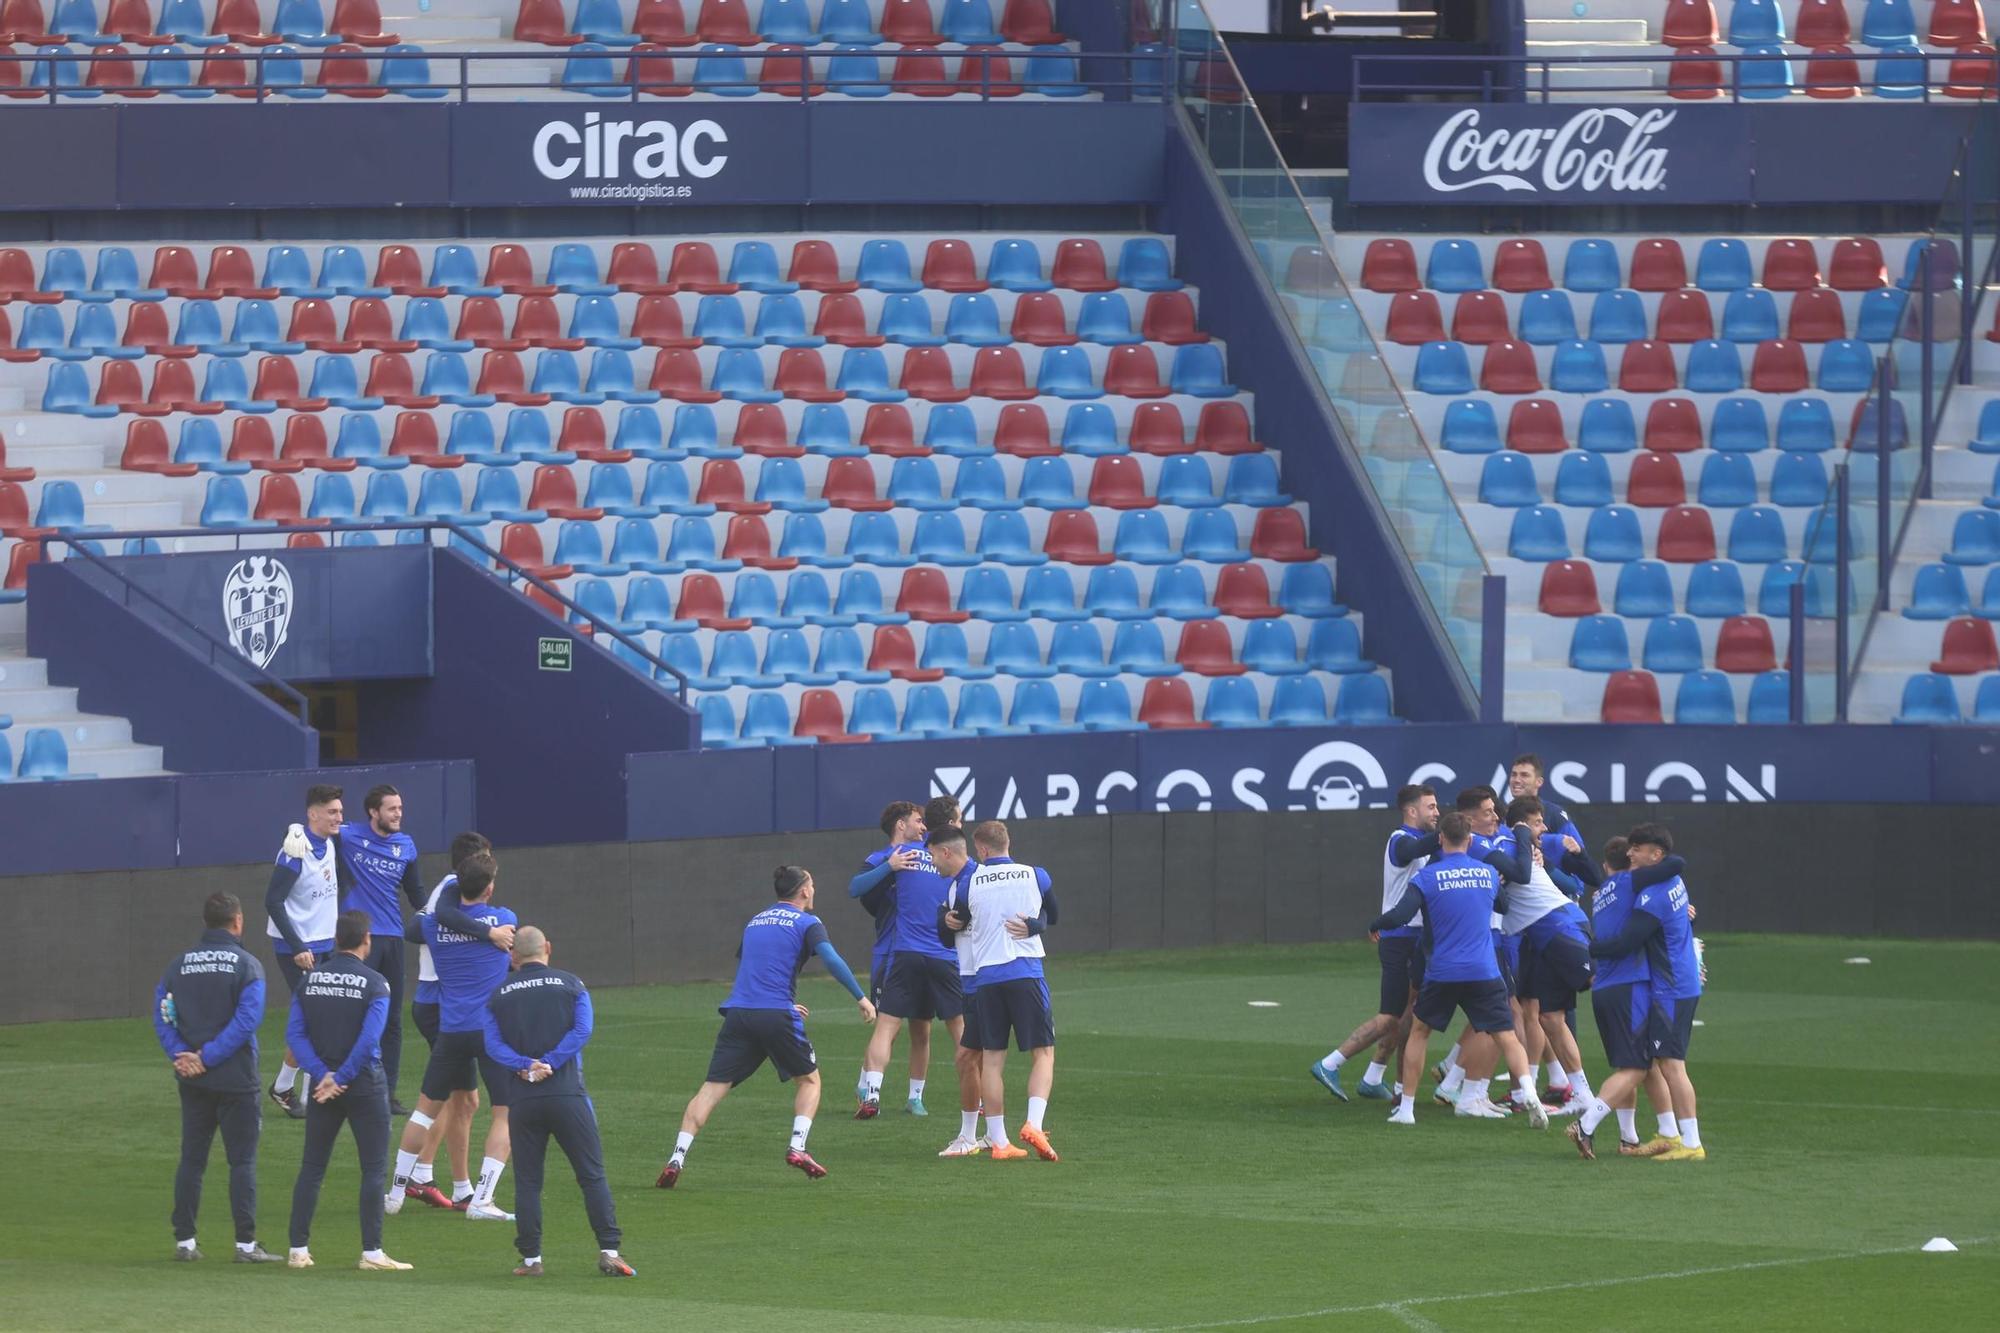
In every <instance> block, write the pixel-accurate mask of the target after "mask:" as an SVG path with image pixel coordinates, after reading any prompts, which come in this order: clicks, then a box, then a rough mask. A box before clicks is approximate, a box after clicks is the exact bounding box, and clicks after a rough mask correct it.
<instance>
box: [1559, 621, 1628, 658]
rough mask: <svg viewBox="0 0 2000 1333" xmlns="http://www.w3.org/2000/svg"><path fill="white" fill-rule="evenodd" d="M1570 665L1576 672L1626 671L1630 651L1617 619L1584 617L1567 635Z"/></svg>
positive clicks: (1623, 624)
mask: <svg viewBox="0 0 2000 1333" xmlns="http://www.w3.org/2000/svg"><path fill="white" fill-rule="evenodd" d="M1569 664H1570V665H1571V666H1573V667H1575V668H1576V669H1577V670H1579V671H1629V670H1631V669H1632V647H1631V645H1630V643H1628V642H1627V641H1626V638H1625V622H1624V621H1622V620H1620V619H1618V617H1616V616H1584V617H1582V618H1581V619H1579V620H1578V621H1577V622H1576V628H1575V629H1573V630H1572V631H1571V632H1570V641H1569Z"/></svg>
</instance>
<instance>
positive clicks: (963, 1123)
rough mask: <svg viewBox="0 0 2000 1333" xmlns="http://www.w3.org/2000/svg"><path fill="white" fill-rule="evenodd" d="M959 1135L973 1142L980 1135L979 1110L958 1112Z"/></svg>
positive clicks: (968, 1141)
mask: <svg viewBox="0 0 2000 1333" xmlns="http://www.w3.org/2000/svg"><path fill="white" fill-rule="evenodd" d="M958 1137H960V1138H962V1139H964V1140H965V1141H966V1142H967V1143H971V1142H972V1141H973V1140H974V1139H976V1138H978V1137H979V1112H977V1111H960V1112H959V1113H958Z"/></svg>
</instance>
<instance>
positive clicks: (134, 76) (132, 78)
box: [83, 44, 158, 97]
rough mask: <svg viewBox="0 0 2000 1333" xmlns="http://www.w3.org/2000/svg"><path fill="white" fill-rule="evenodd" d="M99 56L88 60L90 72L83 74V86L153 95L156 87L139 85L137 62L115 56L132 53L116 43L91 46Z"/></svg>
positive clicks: (129, 94)
mask: <svg viewBox="0 0 2000 1333" xmlns="http://www.w3.org/2000/svg"><path fill="white" fill-rule="evenodd" d="M93 50H94V52H95V54H96V55H97V56H98V57H99V58H98V59H96V60H93V61H91V62H90V72H89V73H88V74H87V75H85V76H84V80H83V86H84V87H86V88H97V89H101V90H102V91H104V92H112V93H119V94H122V95H124V96H126V97H154V96H157V95H158V92H157V90H156V89H152V88H141V87H140V86H139V62H138V61H137V60H130V59H126V60H121V59H118V58H117V57H120V56H130V55H131V54H132V53H131V52H129V51H127V50H126V49H125V48H124V47H122V46H118V45H115V44H114V45H112V46H99V47H95V48H93Z"/></svg>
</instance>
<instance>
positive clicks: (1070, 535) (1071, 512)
mask: <svg viewBox="0 0 2000 1333" xmlns="http://www.w3.org/2000/svg"><path fill="white" fill-rule="evenodd" d="M1042 550H1043V551H1044V552H1045V553H1047V555H1048V557H1049V558H1050V559H1051V560H1062V561H1066V562H1067V563H1069V564H1072V565H1108V564H1110V563H1111V562H1112V561H1113V560H1114V559H1116V557H1115V556H1113V555H1112V554H1111V552H1109V551H1106V550H1104V549H1102V548H1101V547H1100V546H1099V544H1098V535H1097V519H1096V517H1095V516H1094V515H1092V514H1091V512H1090V511H1089V510H1088V509H1059V510H1057V511H1056V512H1055V513H1053V514H1050V515H1049V530H1048V534H1047V535H1046V536H1045V537H1043V539H1042Z"/></svg>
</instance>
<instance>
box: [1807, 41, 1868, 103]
mask: <svg viewBox="0 0 2000 1333" xmlns="http://www.w3.org/2000/svg"><path fill="white" fill-rule="evenodd" d="M1805 90H1806V96H1807V97H1817V98H1819V99H1820V100H1821V101H1827V102H1838V101H1844V100H1845V99H1847V98H1850V97H1859V96H1860V95H1861V65H1860V63H1859V62H1858V61H1856V60H1855V58H1854V52H1853V51H1852V50H1850V49H1848V48H1847V47H1845V46H1816V47H1814V48H1813V52H1812V55H1811V56H1809V57H1807V59H1806V77H1805Z"/></svg>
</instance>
